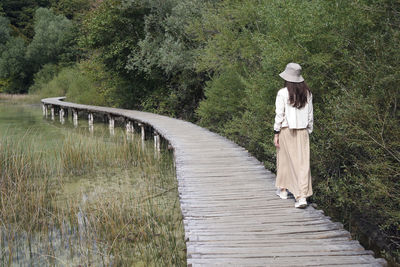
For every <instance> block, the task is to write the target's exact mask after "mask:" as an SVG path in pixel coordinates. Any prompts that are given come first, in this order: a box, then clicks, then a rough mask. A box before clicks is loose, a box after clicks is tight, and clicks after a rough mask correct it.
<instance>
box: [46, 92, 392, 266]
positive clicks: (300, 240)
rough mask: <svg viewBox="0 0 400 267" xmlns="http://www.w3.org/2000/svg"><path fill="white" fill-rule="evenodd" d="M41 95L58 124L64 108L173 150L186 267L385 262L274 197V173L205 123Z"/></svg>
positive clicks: (316, 213)
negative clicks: (120, 123)
mask: <svg viewBox="0 0 400 267" xmlns="http://www.w3.org/2000/svg"><path fill="white" fill-rule="evenodd" d="M62 100H63V98H47V99H43V100H42V103H43V113H44V115H48V116H51V117H52V118H53V119H54V118H55V116H56V115H57V113H58V116H60V120H61V121H62V120H63V118H64V116H65V115H66V114H67V113H68V111H69V113H72V114H73V120H74V123H78V113H79V112H85V113H86V114H88V120H89V125H91V126H93V118H94V115H96V116H103V117H104V118H106V120H108V122H109V125H110V129H113V127H114V120H115V118H117V117H119V118H123V119H124V121H125V125H126V127H127V130H128V131H132V130H133V126H132V125H134V124H135V125H137V126H138V127H140V129H141V133H142V138H144V135H145V127H147V128H148V129H152V130H153V133H154V134H155V135H154V136H156V138H155V141H156V142H155V143H156V144H157V143H158V142H159V140H160V136H162V137H163V138H165V139H166V140H167V141H168V142H169V143H170V144H171V145H172V147H173V148H174V154H175V164H176V173H177V179H178V185H179V187H178V190H179V197H180V203H181V209H182V214H183V218H184V227H185V236H186V245H187V263H188V265H189V266H214V265H221V266H232V265H233V266H349V265H352V266H353V265H354V266H384V265H386V261H385V260H383V259H376V258H374V257H373V252H372V251H368V250H365V249H364V248H363V247H362V246H361V245H360V244H359V242H358V241H354V240H351V237H350V234H349V232H347V231H346V230H344V229H343V226H342V225H341V224H340V223H334V222H332V221H331V220H330V218H329V217H327V216H324V214H323V212H322V211H320V210H316V209H314V208H313V207H311V206H309V207H307V208H306V209H304V210H299V209H295V208H294V200H293V199H288V200H281V199H280V198H278V197H277V196H276V195H275V188H274V180H275V175H274V174H272V173H271V172H269V171H268V170H266V169H265V168H264V167H263V165H262V164H261V163H260V162H259V161H257V160H256V159H255V158H254V157H252V156H251V155H250V154H249V153H248V152H247V151H246V150H245V149H243V148H241V147H239V146H238V145H236V144H234V143H233V142H231V141H229V140H227V139H226V138H223V137H221V136H219V135H217V134H215V133H212V132H210V131H208V130H206V129H204V128H201V127H199V126H197V125H194V124H192V123H189V122H185V121H182V120H178V119H173V118H169V117H166V116H161V115H156V114H152V113H147V112H140V111H133V110H125V109H117V108H107V107H98V106H88V105H80V104H74V103H68V102H64V101H62Z"/></svg>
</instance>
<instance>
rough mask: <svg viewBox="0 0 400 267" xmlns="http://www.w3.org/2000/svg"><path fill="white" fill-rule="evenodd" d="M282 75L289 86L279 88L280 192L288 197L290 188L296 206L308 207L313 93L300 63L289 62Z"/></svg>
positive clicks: (276, 131)
mask: <svg viewBox="0 0 400 267" xmlns="http://www.w3.org/2000/svg"><path fill="white" fill-rule="evenodd" d="M279 76H280V77H281V78H283V79H284V80H285V87H284V88H282V89H280V90H279V92H278V94H277V96H276V102H275V106H276V110H275V112H276V116H275V124H274V133H275V136H274V143H275V146H276V148H277V176H276V187H277V188H278V190H277V195H278V196H279V197H280V198H282V199H287V190H289V191H290V192H291V193H292V194H293V195H294V197H295V199H296V203H295V207H296V208H305V207H307V200H306V198H307V197H309V196H311V195H312V185H311V171H310V143H309V136H308V135H309V134H310V133H311V132H312V130H313V106H312V94H311V91H310V89H309V88H308V87H307V85H306V83H305V82H304V79H303V77H302V76H301V67H300V65H299V64H296V63H289V64H287V66H286V68H285V71H283V72H282V73H280V74H279Z"/></svg>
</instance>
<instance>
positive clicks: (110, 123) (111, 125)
mask: <svg viewBox="0 0 400 267" xmlns="http://www.w3.org/2000/svg"><path fill="white" fill-rule="evenodd" d="M114 126H115V119H114V117H113V116H111V115H110V114H108V128H109V129H110V135H114V134H115V132H114Z"/></svg>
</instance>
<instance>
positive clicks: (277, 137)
mask: <svg viewBox="0 0 400 267" xmlns="http://www.w3.org/2000/svg"><path fill="white" fill-rule="evenodd" d="M274 144H275V147H276V148H279V134H275V136H274Z"/></svg>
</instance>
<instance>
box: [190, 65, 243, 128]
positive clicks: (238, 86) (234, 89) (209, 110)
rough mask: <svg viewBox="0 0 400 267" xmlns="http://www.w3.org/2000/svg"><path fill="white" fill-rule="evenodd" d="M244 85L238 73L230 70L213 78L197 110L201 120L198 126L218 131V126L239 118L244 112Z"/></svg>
mask: <svg viewBox="0 0 400 267" xmlns="http://www.w3.org/2000/svg"><path fill="white" fill-rule="evenodd" d="M244 87H245V86H244V84H243V83H242V81H241V79H240V74H239V73H238V71H236V70H234V69H231V70H227V71H226V72H224V73H222V74H221V75H220V76H219V77H214V79H213V80H212V81H210V82H209V83H208V84H207V86H206V88H205V97H206V100H205V101H203V102H201V103H200V106H199V108H198V109H197V112H198V115H199V117H200V118H201V119H200V121H199V122H200V124H201V125H206V126H209V128H210V129H211V130H214V131H218V130H219V128H218V126H219V125H224V124H225V123H227V122H229V121H230V120H232V119H233V118H234V117H237V116H240V115H241V112H243V111H244V110H245V107H244V106H243V103H242V102H243V98H244V96H245V93H244Z"/></svg>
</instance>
